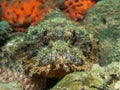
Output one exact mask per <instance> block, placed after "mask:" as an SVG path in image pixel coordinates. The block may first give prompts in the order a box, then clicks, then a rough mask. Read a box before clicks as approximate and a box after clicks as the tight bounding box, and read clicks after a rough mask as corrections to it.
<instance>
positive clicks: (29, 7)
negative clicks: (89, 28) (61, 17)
mask: <svg viewBox="0 0 120 90" xmlns="http://www.w3.org/2000/svg"><path fill="white" fill-rule="evenodd" d="M95 3H96V0H77V1H76V0H72V1H71V0H51V1H49V0H22V1H21V0H5V1H3V2H2V1H1V4H0V7H1V11H2V14H1V17H2V20H7V21H8V22H9V23H10V25H11V26H12V27H13V28H14V29H15V30H16V31H25V29H26V28H27V27H28V26H30V25H35V24H36V23H37V22H38V21H40V20H42V19H43V18H44V15H45V14H46V13H48V12H49V11H51V10H52V9H53V8H56V7H59V8H60V9H61V10H62V11H63V12H65V14H66V15H67V16H69V17H70V18H71V19H72V20H78V19H79V18H82V17H83V15H84V13H85V12H86V10H88V9H89V8H91V7H92V6H93V5H94V4H95ZM61 4H62V5H61Z"/></svg>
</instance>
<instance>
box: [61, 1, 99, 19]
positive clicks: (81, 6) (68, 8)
mask: <svg viewBox="0 0 120 90" xmlns="http://www.w3.org/2000/svg"><path fill="white" fill-rule="evenodd" d="M97 1H98V0H65V3H64V7H63V8H62V10H63V11H64V12H65V14H66V15H67V16H69V17H70V18H71V19H72V20H78V19H80V18H82V17H83V15H84V13H85V12H86V11H87V10H88V9H89V8H91V7H92V6H93V5H94V4H95V3H96V2H97Z"/></svg>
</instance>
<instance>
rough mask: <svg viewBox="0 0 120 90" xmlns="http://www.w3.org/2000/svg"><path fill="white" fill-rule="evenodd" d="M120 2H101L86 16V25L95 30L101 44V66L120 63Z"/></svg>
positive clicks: (102, 0) (106, 0) (112, 0)
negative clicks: (115, 62) (114, 62)
mask: <svg viewBox="0 0 120 90" xmlns="http://www.w3.org/2000/svg"><path fill="white" fill-rule="evenodd" d="M119 7H120V0H100V1H98V3H97V4H95V6H94V7H93V8H91V9H90V10H89V11H88V12H87V13H86V16H85V19H84V24H86V25H90V26H92V27H93V28H95V29H96V30H97V31H96V32H97V33H98V34H97V35H98V38H99V44H100V47H99V48H100V58H101V60H100V64H101V65H105V64H108V63H111V62H112V61H120V59H119V58H120V10H119Z"/></svg>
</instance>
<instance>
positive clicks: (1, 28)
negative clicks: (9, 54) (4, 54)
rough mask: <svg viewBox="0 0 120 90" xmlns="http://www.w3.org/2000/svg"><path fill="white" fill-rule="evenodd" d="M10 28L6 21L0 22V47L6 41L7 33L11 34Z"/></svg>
mask: <svg viewBox="0 0 120 90" xmlns="http://www.w3.org/2000/svg"><path fill="white" fill-rule="evenodd" d="M11 31H12V28H11V27H10V25H9V24H8V22H7V21H0V47H1V46H3V45H4V44H5V43H6V42H7V40H8V32H11Z"/></svg>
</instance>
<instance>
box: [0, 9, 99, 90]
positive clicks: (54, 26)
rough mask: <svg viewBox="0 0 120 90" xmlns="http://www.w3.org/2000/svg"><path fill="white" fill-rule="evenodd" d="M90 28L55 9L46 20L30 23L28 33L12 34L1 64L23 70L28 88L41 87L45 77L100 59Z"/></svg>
mask: <svg viewBox="0 0 120 90" xmlns="http://www.w3.org/2000/svg"><path fill="white" fill-rule="evenodd" d="M88 28H89V29H88ZM91 29H92V28H91V27H87V28H86V27H85V26H80V25H79V24H77V23H74V22H72V21H70V20H68V19H67V18H66V17H65V16H64V15H63V14H62V13H60V12H59V10H57V9H56V10H53V12H51V13H49V14H48V15H46V17H45V19H44V20H43V21H41V22H39V23H38V24H37V25H36V26H34V27H33V26H31V27H30V28H29V29H28V32H27V34H25V33H15V34H12V35H11V36H10V40H9V42H7V43H6V44H5V45H4V46H3V47H2V48H1V49H2V53H1V55H0V56H1V58H2V61H1V63H0V64H1V67H3V66H5V68H8V69H9V70H13V71H15V72H20V73H18V75H17V76H19V77H17V78H20V74H22V75H23V77H24V79H26V78H27V77H28V78H29V79H28V78H27V82H26V81H25V82H24V80H23V82H21V83H22V84H21V85H23V83H24V87H23V88H24V89H25V90H42V89H44V88H45V81H46V79H45V78H48V77H63V76H64V75H66V74H67V73H70V72H73V71H78V70H86V69H88V68H89V67H90V65H91V63H94V62H95V61H97V57H98V56H97V52H98V47H97V46H98V45H97V39H96V38H95V37H94V35H95V34H94V33H93V31H94V30H91ZM14 69H15V70H14ZM24 75H25V76H24ZM25 77H26V78H25ZM18 80H19V79H18ZM8 81H10V80H8Z"/></svg>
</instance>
